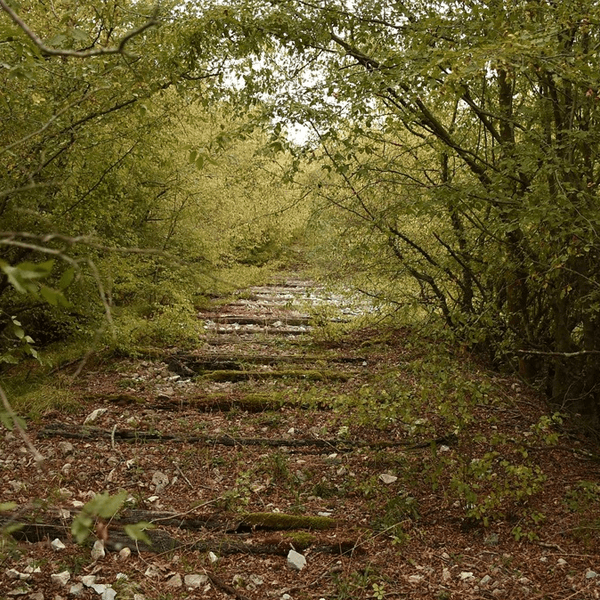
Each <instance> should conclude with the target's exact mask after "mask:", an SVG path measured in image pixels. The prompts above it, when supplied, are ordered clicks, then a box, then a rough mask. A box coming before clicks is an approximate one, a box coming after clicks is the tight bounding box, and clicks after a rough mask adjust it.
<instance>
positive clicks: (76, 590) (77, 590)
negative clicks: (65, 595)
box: [69, 583, 83, 596]
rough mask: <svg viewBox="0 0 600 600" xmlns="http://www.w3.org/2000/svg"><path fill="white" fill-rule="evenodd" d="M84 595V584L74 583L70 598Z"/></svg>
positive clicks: (70, 589)
mask: <svg viewBox="0 0 600 600" xmlns="http://www.w3.org/2000/svg"><path fill="white" fill-rule="evenodd" d="M82 593H83V583H74V584H73V585H72V586H71V587H70V588H69V596H81V594H82Z"/></svg>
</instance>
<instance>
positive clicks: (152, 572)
mask: <svg viewBox="0 0 600 600" xmlns="http://www.w3.org/2000/svg"><path fill="white" fill-rule="evenodd" d="M144 575H145V576H146V577H149V578H150V579H156V578H157V577H160V570H159V568H158V567H156V566H155V565H150V566H149V567H148V568H147V569H146V571H145V572H144Z"/></svg>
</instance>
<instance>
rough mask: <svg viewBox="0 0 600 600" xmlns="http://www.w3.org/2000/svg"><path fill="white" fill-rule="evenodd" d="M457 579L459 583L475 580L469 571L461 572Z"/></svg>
mask: <svg viewBox="0 0 600 600" xmlns="http://www.w3.org/2000/svg"><path fill="white" fill-rule="evenodd" d="M458 577H459V579H460V580H461V581H471V580H472V579H475V577H474V576H473V573H472V572H471V571H463V572H462V573H459V575H458Z"/></svg>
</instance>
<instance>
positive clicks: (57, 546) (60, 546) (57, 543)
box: [50, 538, 66, 551]
mask: <svg viewBox="0 0 600 600" xmlns="http://www.w3.org/2000/svg"><path fill="white" fill-rule="evenodd" d="M50 546H52V549H53V550H56V551H59V550H64V549H65V548H66V546H65V545H64V544H63V543H62V542H61V541H60V540H59V539H58V538H56V539H54V540H52V541H51V542H50Z"/></svg>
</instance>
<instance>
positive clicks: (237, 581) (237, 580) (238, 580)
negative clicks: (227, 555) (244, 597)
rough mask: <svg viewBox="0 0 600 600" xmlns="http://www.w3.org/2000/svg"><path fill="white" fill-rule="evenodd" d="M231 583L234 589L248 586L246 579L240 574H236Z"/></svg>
mask: <svg viewBox="0 0 600 600" xmlns="http://www.w3.org/2000/svg"><path fill="white" fill-rule="evenodd" d="M231 582H232V583H233V585H234V587H243V586H245V585H246V582H245V581H244V578H243V577H242V576H241V575H240V574H239V573H236V574H235V575H234V576H233V578H232V580H231Z"/></svg>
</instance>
